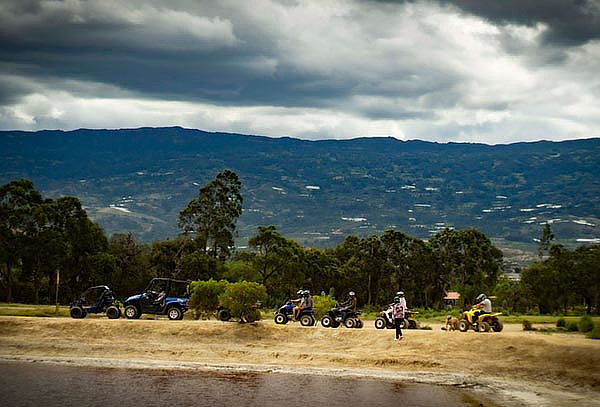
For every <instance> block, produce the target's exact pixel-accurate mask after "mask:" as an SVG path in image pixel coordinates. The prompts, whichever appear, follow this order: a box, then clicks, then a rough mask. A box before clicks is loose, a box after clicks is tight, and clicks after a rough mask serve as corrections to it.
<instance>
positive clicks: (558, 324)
mask: <svg viewBox="0 0 600 407" xmlns="http://www.w3.org/2000/svg"><path fill="white" fill-rule="evenodd" d="M566 326H567V321H565V319H564V318H559V319H558V321H556V327H557V328H565V327H566Z"/></svg>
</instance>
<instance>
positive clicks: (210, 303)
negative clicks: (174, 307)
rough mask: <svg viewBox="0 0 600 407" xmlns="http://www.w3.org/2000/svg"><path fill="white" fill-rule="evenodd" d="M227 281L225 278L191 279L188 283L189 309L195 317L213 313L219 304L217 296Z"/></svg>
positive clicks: (207, 315) (223, 289)
mask: <svg viewBox="0 0 600 407" xmlns="http://www.w3.org/2000/svg"><path fill="white" fill-rule="evenodd" d="M228 284H229V283H228V282H227V281H225V280H221V281H216V280H213V279H210V280H208V281H192V282H191V283H190V292H191V294H190V303H189V305H190V309H191V310H192V311H193V312H194V317H195V318H196V319H198V318H200V317H205V318H206V317H208V318H210V316H211V315H214V313H215V311H216V309H217V307H218V306H219V296H220V295H221V294H223V293H224V292H225V288H226V287H227V285H228Z"/></svg>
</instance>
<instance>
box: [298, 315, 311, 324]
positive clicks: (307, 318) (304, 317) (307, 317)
mask: <svg viewBox="0 0 600 407" xmlns="http://www.w3.org/2000/svg"><path fill="white" fill-rule="evenodd" d="M314 322H315V320H314V319H313V317H312V316H310V315H302V316H301V317H300V325H302V326H312V325H313V324H314Z"/></svg>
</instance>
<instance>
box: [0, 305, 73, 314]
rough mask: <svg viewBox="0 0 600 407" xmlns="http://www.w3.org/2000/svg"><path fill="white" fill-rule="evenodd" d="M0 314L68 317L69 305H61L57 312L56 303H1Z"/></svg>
mask: <svg viewBox="0 0 600 407" xmlns="http://www.w3.org/2000/svg"><path fill="white" fill-rule="evenodd" d="M0 316H15V317H68V316H69V307H68V306H64V305H61V306H59V307H58V313H56V306H54V305H32V304H7V303H0Z"/></svg>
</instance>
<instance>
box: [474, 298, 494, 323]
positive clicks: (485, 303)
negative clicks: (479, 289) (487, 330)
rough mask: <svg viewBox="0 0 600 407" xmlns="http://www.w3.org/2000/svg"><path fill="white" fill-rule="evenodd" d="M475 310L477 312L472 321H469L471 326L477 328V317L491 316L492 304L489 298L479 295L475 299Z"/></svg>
mask: <svg viewBox="0 0 600 407" xmlns="http://www.w3.org/2000/svg"><path fill="white" fill-rule="evenodd" d="M475 302H476V304H475V308H477V309H478V310H479V311H475V312H474V313H473V316H472V320H471V321H469V322H471V324H472V325H473V326H474V327H475V328H477V325H478V324H477V321H478V320H479V316H480V315H483V314H491V313H492V302H491V301H490V299H489V298H487V297H486V295H485V294H479V295H478V296H477V297H476V298H475Z"/></svg>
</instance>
